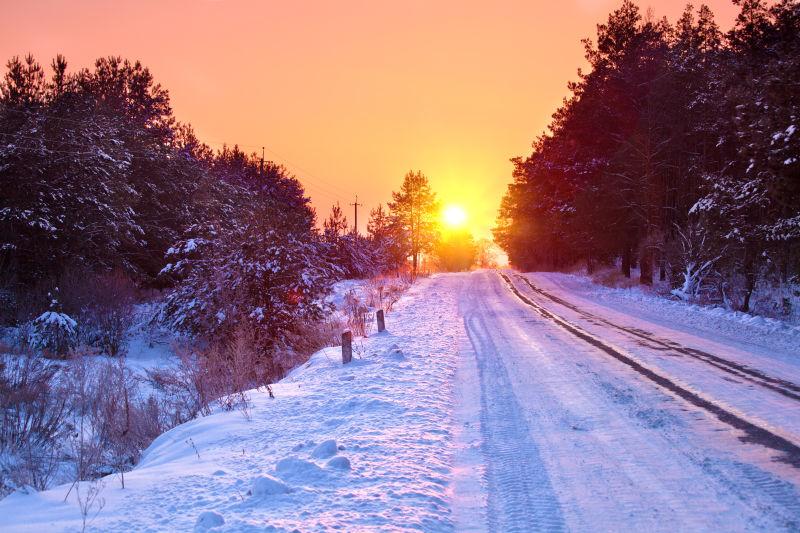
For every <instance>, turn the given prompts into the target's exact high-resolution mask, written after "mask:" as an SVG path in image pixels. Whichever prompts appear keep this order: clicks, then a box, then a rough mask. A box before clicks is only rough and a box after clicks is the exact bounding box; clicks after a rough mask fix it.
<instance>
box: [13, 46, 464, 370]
mask: <svg viewBox="0 0 800 533" xmlns="http://www.w3.org/2000/svg"><path fill="white" fill-rule="evenodd" d="M50 67H51V68H50V72H47V71H46V69H45V68H43V67H42V65H41V64H40V63H38V62H37V61H36V59H35V58H34V57H32V56H27V57H24V58H19V57H14V58H12V59H11V60H9V61H8V63H7V70H6V73H5V76H4V77H3V79H2V82H0V184H1V185H2V186H1V187H0V300H2V305H0V308H2V311H0V323H3V324H6V325H23V324H31V327H32V328H33V329H34V330H35V329H36V327H37V321H36V319H37V317H40V318H41V316H42V313H44V312H52V313H56V314H52V315H47V317H48V321H46V322H45V323H43V324H42V328H44V329H46V328H50V327H52V324H54V323H55V324H59V323H61V324H72V322H70V320H74V321H76V326H75V327H74V328H67V329H68V330H69V331H66V332H65V333H64V334H59V335H56V336H54V335H45V334H37V335H38V338H37V342H40V341H41V342H40V344H41V346H44V347H45V348H46V349H47V350H49V351H51V352H54V353H56V352H57V353H64V352H66V351H67V350H68V349H69V348H70V347H72V346H74V345H75V344H80V343H88V344H97V343H99V344H98V347H100V348H101V349H103V350H104V351H108V348H107V346H112V349H111V352H110V353H112V355H113V354H115V353H117V352H118V351H119V350H120V346H121V344H120V342H121V341H120V339H121V336H124V328H125V324H124V323H123V322H124V321H120V320H116V323H115V325H114V327H115V328H116V330H118V331H115V332H109V331H108V329H109V326H108V323H109V318H108V317H109V316H112V317H117V316H121V315H122V316H124V315H125V313H122V314H120V313H119V312H118V310H117V309H111V308H112V307H113V306H114V305H115V304H114V302H122V303H124V305H126V306H128V307H130V306H131V305H132V304H133V303H134V302H135V300H136V298H135V295H134V293H135V292H137V291H138V292H141V291H142V290H153V289H156V290H159V291H164V294H163V298H162V299H161V302H162V305H161V307H160V314H159V317H158V318H159V320H160V321H161V322H162V323H165V324H168V325H169V326H170V327H172V328H173V329H176V330H180V331H185V332H187V333H190V334H192V335H196V336H197V337H199V338H205V339H214V340H215V342H221V343H229V342H233V339H235V338H237V337H241V332H240V331H238V330H241V329H242V328H245V329H247V330H248V338H249V339H251V341H252V342H254V343H255V345H257V347H258V348H259V351H260V352H262V353H264V354H265V357H266V358H267V359H268V360H269V359H270V358H271V355H270V354H272V353H274V352H275V351H276V350H279V349H289V348H291V347H290V346H287V344H291V340H292V339H295V340H296V339H297V338H298V336H300V335H301V333H302V332H303V329H304V328H305V327H307V324H308V323H309V322H314V321H319V320H320V319H322V317H323V316H324V315H325V314H326V311H327V307H326V304H325V295H326V294H327V292H328V291H329V289H330V287H331V285H332V283H334V282H335V281H336V280H338V279H343V278H365V277H370V276H374V275H378V274H381V273H387V272H396V271H399V270H403V269H409V270H410V274H411V276H412V277H413V276H415V275H416V274H417V271H418V270H419V265H420V258H421V257H422V256H423V255H425V254H428V255H430V254H432V253H433V252H434V251H435V250H436V246H437V243H438V242H439V238H438V209H439V204H438V201H437V199H436V195H435V193H434V192H433V191H432V190H431V187H430V184H429V181H428V178H427V177H426V176H425V175H424V174H423V173H422V172H419V171H416V172H409V173H408V174H407V175H406V176H405V178H404V180H403V182H402V184H401V186H400V189H399V190H398V191H397V192H395V193H393V197H392V201H391V202H389V204H388V205H387V206H386V207H384V206H378V207H376V208H375V209H373V210H372V212H371V213H370V218H369V224H368V233H367V235H359V234H358V233H356V232H355V231H350V229H349V227H348V224H347V219H346V217H345V216H344V215H343V213H342V211H341V208H340V207H339V206H338V205H335V206H333V209H332V211H331V213H330V215H329V216H328V218H327V219H326V220H325V221H324V224H323V227H322V228H321V229H318V228H317V215H316V213H315V211H314V209H313V208H312V207H311V204H310V199H309V197H308V196H307V195H306V193H305V191H304V189H303V186H302V184H301V183H300V182H299V181H298V180H297V179H296V178H295V177H294V176H293V175H292V174H291V173H290V172H289V171H288V170H287V169H286V168H285V167H283V166H282V165H279V164H276V163H273V162H270V161H263V160H262V159H261V158H259V157H257V156H256V155H255V154H248V153H246V152H244V151H242V150H241V149H240V148H239V147H238V146H235V145H234V146H232V147H231V146H224V147H223V148H222V149H220V150H217V151H214V150H212V149H211V148H210V147H209V146H207V145H206V144H204V143H203V142H201V141H200V140H199V139H198V138H197V137H196V135H195V134H194V132H193V130H192V128H191V126H189V125H188V124H182V123H180V122H178V121H177V120H176V118H175V117H174V115H173V112H172V108H171V105H170V97H169V93H168V91H167V90H166V89H164V88H163V87H161V86H160V85H159V84H158V83H157V82H156V81H155V79H154V78H153V76H152V74H151V73H150V71H149V70H148V69H147V68H146V67H145V66H143V65H142V64H141V63H139V62H132V61H129V60H126V59H122V58H119V57H106V58H100V59H98V60H97V61H96V62H95V64H94V66H93V67H92V68H84V69H80V70H78V71H77V72H74V73H73V72H70V71H68V69H67V61H66V59H65V58H64V57H63V56H60V55H59V56H57V57H56V58H55V59H54V60H53V61H52V62H51V65H50ZM456 266H460V265H456ZM467 266H468V265H467ZM59 313H61V314H64V315H66V316H65V317H61V315H60V314H59ZM53 317H56V318H57V320H56V319H55V318H53ZM53 320H55V322H53ZM39 322H41V320H40V321H39ZM42 328H40V329H42ZM109 337H110V338H111V340H108V339H109ZM53 338H55V339H56V341H53V342H51V341H52V339H53ZM102 339H105V340H102ZM276 372H279V369H276Z"/></svg>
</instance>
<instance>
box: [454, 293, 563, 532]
mask: <svg viewBox="0 0 800 533" xmlns="http://www.w3.org/2000/svg"><path fill="white" fill-rule="evenodd" d="M476 305H480V303H479V302H477V301H475V300H474V299H473V300H472V302H471V303H470V307H471V308H472V309H474V306H476ZM464 326H465V328H466V330H467V334H468V336H469V339H470V342H471V343H472V346H473V349H474V351H475V354H476V357H477V362H478V373H479V377H480V386H481V393H480V401H481V415H480V422H481V433H482V434H483V453H484V457H485V464H486V477H487V479H486V482H487V485H488V507H489V509H488V512H487V521H488V524H487V526H488V529H489V530H490V531H503V532H506V531H508V532H513V531H531V530H536V531H563V530H565V525H564V519H563V516H562V513H561V509H560V506H559V503H558V500H557V498H556V496H555V493H554V492H553V488H552V485H551V483H550V479H549V477H548V475H547V471H546V469H545V465H544V463H543V462H542V459H541V456H540V454H539V450H538V447H537V446H536V444H535V443H534V442H533V440H532V439H531V437H530V432H529V428H528V424H527V422H526V420H525V417H524V415H523V412H522V408H521V406H520V405H519V402H518V401H517V398H516V396H515V395H514V392H513V387H512V385H511V381H510V379H509V377H508V373H507V371H506V368H505V366H504V365H503V362H502V360H501V359H500V358H499V357H498V356H497V348H496V347H495V346H494V343H493V342H492V339H491V336H490V334H489V332H488V330H487V328H486V324H485V323H484V321H483V318H482V317H481V316H480V315H479V314H478V313H477V312H474V311H469V312H466V313H464Z"/></svg>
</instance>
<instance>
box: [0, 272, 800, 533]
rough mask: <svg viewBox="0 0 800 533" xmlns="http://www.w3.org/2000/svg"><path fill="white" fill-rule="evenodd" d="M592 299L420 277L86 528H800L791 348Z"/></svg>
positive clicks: (796, 386) (780, 340)
mask: <svg viewBox="0 0 800 533" xmlns="http://www.w3.org/2000/svg"><path fill="white" fill-rule="evenodd" d="M584 289H585V287H584V286H581V285H580V284H570V283H567V282H565V281H564V279H563V278H559V277H558V276H553V275H545V274H530V275H525V276H523V275H520V274H517V273H514V272H510V271H509V272H494V271H478V272H472V273H463V274H447V275H436V276H433V277H432V278H429V279H424V280H421V281H419V282H418V283H417V284H415V286H414V287H413V288H412V289H411V290H410V291H409V292H408V293H407V295H406V296H404V297H403V299H402V300H401V301H400V302H399V303H398V305H397V308H396V310H395V311H394V312H392V313H391V314H389V315H388V316H387V327H388V331H387V332H386V333H384V334H378V335H373V336H370V337H369V338H366V339H357V340H356V341H355V343H354V344H355V350H354V361H353V363H351V364H350V365H346V366H343V365H342V364H341V355H340V352H339V349H338V348H329V349H326V350H323V351H321V352H318V353H317V354H315V355H314V356H313V357H312V358H311V360H310V361H309V362H308V363H307V364H305V365H303V366H301V367H300V368H298V369H296V370H295V371H293V372H292V373H291V374H290V375H289V376H288V377H287V378H285V379H284V380H283V381H282V382H280V383H278V384H276V385H274V387H273V388H274V391H275V396H276V398H275V399H274V400H271V399H269V398H268V396H267V395H266V394H264V393H261V392H253V394H252V396H253V401H254V406H253V409H252V412H251V417H250V419H247V418H245V417H244V416H243V415H242V414H241V413H239V412H218V413H214V414H212V415H210V416H208V417H205V418H201V419H198V420H195V421H192V422H189V423H187V424H184V425H182V426H179V427H177V428H175V429H173V430H171V431H169V432H167V433H165V434H164V435H162V436H161V437H159V438H158V439H157V440H156V441H155V442H154V443H153V444H152V445H151V446H150V448H149V449H148V450H147V452H146V453H145V456H144V459H143V460H142V462H141V463H140V464H139V465H138V466H137V467H136V468H135V469H134V470H133V471H131V472H129V473H127V474H126V476H125V481H126V488H125V489H121V488H120V485H119V482H118V480H117V479H116V478H115V477H114V476H109V477H107V478H105V479H104V488H103V492H102V497H103V499H104V501H105V505H104V507H103V508H102V510H100V512H99V513H97V516H95V517H93V518H92V519H91V520H90V522H89V526H88V528H87V530H89V531H92V530H94V531H131V530H136V531H192V530H195V531H264V530H268V531H293V530H299V531H304V532H305V531H331V530H342V531H453V530H456V531H502V532H505V531H621V530H626V531H676V530H678V531H708V530H721V531H761V530H770V531H783V530H785V531H791V530H798V529H800V491H798V487H799V486H800V461H798V459H800V354H798V353H797V350H796V349H794V348H793V346H792V343H791V341H790V340H787V339H790V337H787V336H786V335H784V336H782V337H781V336H780V335H778V336H776V338H775V339H770V338H766V337H764V338H753V331H754V330H752V329H747V328H743V329H742V331H741V332H737V331H736V330H735V328H734V329H732V330H726V331H725V332H724V334H721V333H720V330H719V328H715V327H714V326H713V325H711V326H709V327H702V325H700V324H696V323H695V324H686V323H683V318H682V315H681V311H680V308H676V307H675V306H674V305H673V304H669V303H667V302H664V306H665V309H667V306H670V307H669V313H664V315H663V316H661V315H659V313H658V312H657V311H658V310H657V306H658V305H659V304H658V303H652V302H651V303H650V304H648V305H649V306H650V309H651V311H653V310H654V311H653V312H652V313H651V314H648V313H645V312H641V309H639V308H637V306H636V305H635V304H631V305H627V304H626V303H625V302H624V301H619V302H618V301H613V302H611V303H609V300H605V301H603V302H599V301H598V300H597V299H596V298H594V297H593V295H592V294H591V293H588V292H586V291H585V290H584ZM687 309H688V307H687ZM685 317H686V318H687V320H689V321H692V320H694V321H697V314H694V315H693V314H691V313H689V312H687V313H686V315H685ZM708 319H709V320H713V317H712V316H709V318H708ZM790 334H791V332H789V333H788V334H787V335H790ZM68 488H69V487H67V486H62V487H56V488H55V489H52V490H49V491H46V492H44V493H38V494H29V495H25V494H13V495H11V496H9V497H8V498H6V499H5V500H3V501H0V530H3V531H43V530H47V531H79V530H80V529H81V515H80V511H79V507H78V504H77V502H76V501H75V499H74V496H71V497H70V498H68V499H67V501H66V502H64V501H63V500H64V496H65V494H66V492H67V490H68ZM73 495H74V491H73Z"/></svg>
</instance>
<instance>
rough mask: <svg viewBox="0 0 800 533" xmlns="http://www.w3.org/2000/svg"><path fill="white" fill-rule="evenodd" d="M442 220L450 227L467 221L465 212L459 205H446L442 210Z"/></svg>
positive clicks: (459, 225)
mask: <svg viewBox="0 0 800 533" xmlns="http://www.w3.org/2000/svg"><path fill="white" fill-rule="evenodd" d="M442 221H443V222H444V223H445V225H447V226H450V227H451V228H459V227H461V226H463V225H464V223H465V222H466V221H467V212H466V211H464V209H463V208H462V207H461V206H459V205H448V206H447V207H445V208H444V210H443V211H442Z"/></svg>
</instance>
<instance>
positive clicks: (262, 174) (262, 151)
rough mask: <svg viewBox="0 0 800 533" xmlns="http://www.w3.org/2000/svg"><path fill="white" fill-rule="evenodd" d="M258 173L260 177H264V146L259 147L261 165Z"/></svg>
mask: <svg viewBox="0 0 800 533" xmlns="http://www.w3.org/2000/svg"><path fill="white" fill-rule="evenodd" d="M259 173H260V174H261V177H262V178H263V177H264V147H263V146H262V147H261V166H260V167H259Z"/></svg>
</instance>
